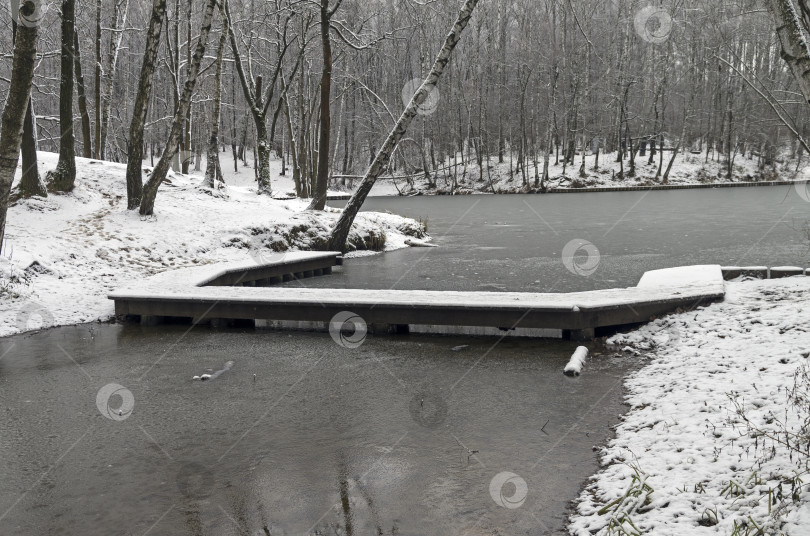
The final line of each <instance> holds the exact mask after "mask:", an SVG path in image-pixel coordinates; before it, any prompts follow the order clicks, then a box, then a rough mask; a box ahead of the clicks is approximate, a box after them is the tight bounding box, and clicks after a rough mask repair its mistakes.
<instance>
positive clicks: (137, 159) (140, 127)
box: [127, 0, 166, 210]
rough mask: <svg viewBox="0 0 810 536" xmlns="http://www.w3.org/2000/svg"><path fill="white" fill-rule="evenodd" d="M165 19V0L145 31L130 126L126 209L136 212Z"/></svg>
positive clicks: (160, 1)
mask: <svg viewBox="0 0 810 536" xmlns="http://www.w3.org/2000/svg"><path fill="white" fill-rule="evenodd" d="M165 18H166V0H154V2H153V4H152V17H151V18H150V20H149V29H148V30H147V32H146V46H145V47H144V55H143V64H142V66H141V75H140V80H139V81H138V92H137V94H136V95H135V107H134V108H133V110H132V123H131V124H130V126H129V154H128V155H127V208H128V209H129V210H134V209H135V208H138V207H139V206H140V204H141V197H142V195H143V179H142V177H141V167H142V166H143V131H144V128H145V126H146V113H147V111H148V110H149V97H150V95H151V94H152V79H153V77H154V74H155V60H156V59H157V53H158V48H159V47H160V33H161V29H162V28H163V21H164V19H165Z"/></svg>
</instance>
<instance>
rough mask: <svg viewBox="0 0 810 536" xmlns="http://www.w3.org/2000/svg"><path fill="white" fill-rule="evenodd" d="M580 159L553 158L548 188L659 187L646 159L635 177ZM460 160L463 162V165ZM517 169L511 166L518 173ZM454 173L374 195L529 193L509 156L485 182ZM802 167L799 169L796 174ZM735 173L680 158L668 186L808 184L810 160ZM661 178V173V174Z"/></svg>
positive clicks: (384, 186)
mask: <svg viewBox="0 0 810 536" xmlns="http://www.w3.org/2000/svg"><path fill="white" fill-rule="evenodd" d="M671 155H672V153H670V152H665V153H664V168H663V169H664V170H666V166H667V163H668V159H669V158H670V156H671ZM581 159H582V156H580V155H577V157H576V159H575V163H574V165H573V166H572V165H570V164H569V165H568V166H566V167H565V169H563V165H562V162H560V163H559V164H555V163H554V159H553V158H552V160H551V162H550V165H549V177H550V181H549V184H548V185H547V186H548V188H550V189H554V188H582V189H589V188H605V187H644V186H656V185H661V179H658V180H655V175H656V172H657V170H658V159H657V157H656V161H655V163H654V164H653V165H650V164H648V163H647V161H648V158H646V157H645V158H642V157H637V158H636V173H635V176H632V177H631V176H629V164H628V161H627V160H625V162H624V172H625V178H624V179H621V178H619V177H620V167H619V164H618V163H617V162H616V153H610V154H601V155H600V156H599V171H595V170H594V163H595V156H594V155H591V154H588V155H586V157H585V171H586V176H585V177H581V176H580V174H579V169H580V164H581V162H582V160H581ZM459 161H461V160H459ZM514 166H515V164H511V167H512V168H514ZM538 166H539V173H540V175H542V172H543V163H542V161H541V162H539V163H538ZM449 167H450V169H449V170H448V171H442V172H440V173H438V175H437V177H435V178H434V181H435V183H436V188H430V187H428V186H427V184H426V181H425V180H424V178H423V177H419V178H415V179H412V182H410V183H409V182H408V181H407V180H405V179H397V180H391V179H384V180H380V181H378V182H377V184H375V186H374V188H373V189H372V191H371V193H372V195H412V194H415V193H424V194H435V193H450V192H455V193H457V194H475V193H485V194H486V193H490V194H491V193H515V192H523V191H527V189H526V188H524V186H523V178H522V174H521V173H517V174H515V173H510V163H509V158H508V157H507V158H506V160H505V162H504V163H503V164H499V163H498V161H497V158H491V159H490V162H489V170H487V165H486V163H485V165H484V173H483V178H482V177H481V173H480V171H479V168H478V165H477V164H476V163H475V162H471V163H470V164H469V165H468V166H467V167H466V169H465V167H464V165H463V164H459V165H458V166H456V167H455V168H454V167H453V164H452V160H450V165H449ZM797 168H798V169H797ZM733 169H734V174H733V177H732V179H731V180H729V179H728V178H727V176H726V175H727V173H726V164H725V159H724V158H723V159H721V160H720V161H714V160H711V159H710V160H709V161H708V162H707V161H706V155H705V153H704V154H692V153H687V154H679V155H678V156H677V158H676V159H675V163H674V165H673V166H672V171H671V172H670V175H669V181H668V184H671V185H687V184H712V183H728V182H758V181H766V180H767V181H772V180H780V181H790V180H799V181H803V180H808V179H810V160H808V159H807V157H805V158H804V161H802V162H800V163H797V161H796V160H795V159H794V160H790V159H785V160H784V163H781V164H777V172H776V173H773V171H772V169H771V168H770V167H767V168H766V169H765V172H764V173H763V172H761V171H759V170H758V159H757V158H756V157H753V158H749V157H748V156H746V157H741V156H738V157H737V158H736V159H735V161H734V168H733ZM454 172H455V174H456V176H457V185H456V189H455V190H453V179H452V177H453V173H454ZM662 173H663V171H662ZM534 176H535V175H534V166H533V165H530V166H528V168H527V179H528V182H529V188H528V189H529V191H531V190H534Z"/></svg>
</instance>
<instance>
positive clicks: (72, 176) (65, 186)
mask: <svg viewBox="0 0 810 536" xmlns="http://www.w3.org/2000/svg"><path fill="white" fill-rule="evenodd" d="M75 7H76V2H75V0H62V51H61V79H60V81H59V128H60V130H61V134H60V138H59V139H60V143H59V163H58V164H57V165H56V169H54V170H53V171H49V172H48V173H47V174H46V175H45V182H47V183H48V189H49V190H51V191H54V192H70V191H72V190H73V188H74V187H75V185H76V147H75V144H76V139H75V136H74V135H73V43H74V41H75V38H74V37H73V32H74V31H75V26H74V23H75Z"/></svg>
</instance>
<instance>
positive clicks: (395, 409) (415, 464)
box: [0, 325, 630, 536]
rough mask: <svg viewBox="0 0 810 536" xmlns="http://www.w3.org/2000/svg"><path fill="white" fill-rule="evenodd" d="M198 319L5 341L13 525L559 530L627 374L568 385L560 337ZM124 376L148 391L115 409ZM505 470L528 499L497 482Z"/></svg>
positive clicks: (606, 372) (45, 529) (1, 526)
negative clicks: (278, 327)
mask: <svg viewBox="0 0 810 536" xmlns="http://www.w3.org/2000/svg"><path fill="white" fill-rule="evenodd" d="M187 329H188V328H187V327H185V326H163V327H154V328H145V327H141V326H137V325H126V326H98V325H96V326H93V327H92V328H91V327H89V326H87V325H85V326H77V327H66V328H60V329H53V330H49V331H46V332H42V333H38V334H33V335H27V336H16V337H11V338H7V339H3V340H2V342H0V347H2V354H4V357H3V358H2V359H1V360H0V407H2V411H0V430H2V433H0V482H1V483H2V484H1V485H0V516H2V517H0V533H1V534H3V535H17V534H25V535H29V534H32V535H33V534H36V535H38V534H81V535H95V534H98V535H105V536H107V535H110V534H134V535H143V534H168V535H175V534H176V535H185V534H194V535H197V534H217V535H242V534H246V535H251V536H253V535H262V534H272V535H293V534H355V535H367V534H399V535H434V534H442V535H445V534H468V535H482V534H557V533H561V532H562V529H563V527H564V521H565V515H566V508H567V502H568V501H569V500H570V499H572V498H573V497H575V496H576V494H577V492H578V490H579V489H580V487H581V485H582V483H583V482H584V481H585V479H586V478H587V477H588V476H589V475H590V474H592V473H593V472H594V471H595V470H596V463H595V460H596V454H595V453H594V451H593V449H592V446H593V445H595V444H600V443H603V442H604V441H605V440H606V438H607V437H608V436H609V433H610V426H611V425H613V424H615V423H616V422H617V416H618V415H619V414H620V413H621V412H622V410H623V406H622V404H621V394H622V393H621V378H622V376H623V374H624V373H625V372H626V370H627V369H628V367H629V366H630V364H629V363H627V362H625V361H623V360H621V359H618V358H612V357H607V356H602V357H596V358H595V359H594V360H593V361H592V362H591V363H590V364H589V366H588V371H587V374H585V375H583V376H581V377H579V378H576V379H570V378H567V377H564V376H563V375H562V373H561V371H562V368H563V366H564V364H565V362H566V360H567V359H568V357H569V356H570V354H571V353H572V351H573V350H574V347H575V344H574V343H570V342H564V341H529V340H514V339H511V340H510V339H507V340H504V341H503V342H501V343H500V344H497V345H495V343H496V342H497V340H496V339H486V338H482V339H475V338H466V337H426V336H422V337H420V336H406V337H380V338H374V337H370V338H368V339H367V340H366V342H365V344H363V345H362V346H361V347H359V348H357V349H347V348H342V347H340V346H338V345H337V344H335V342H334V341H333V340H332V339H331V337H330V336H329V334H322V333H304V332H296V333H284V332H272V331H253V330H250V331H238V330H231V331H214V330H211V329H208V328H205V329H195V330H193V331H191V332H188V333H187V332H186V330H187ZM462 345H467V346H466V347H464V348H457V347H458V346H462ZM454 348H455V349H454ZM228 360H232V361H233V362H234V364H233V366H232V368H231V369H230V370H228V371H226V372H224V373H223V374H222V375H221V376H219V378H217V379H216V380H213V381H208V382H199V381H192V376H194V375H198V374H201V373H204V372H206V371H208V372H211V371H214V370H219V369H221V368H223V365H224V364H225V362H226V361H228ZM254 374H255V375H256V378H255V380H254V378H253V375H254ZM109 384H118V385H120V386H121V387H122V388H124V389H126V390H127V392H129V393H131V395H132V396H131V398H128V397H127V396H126V395H127V393H126V392H123V391H121V390H120V389H121V388H119V387H113V388H111V389H112V390H115V389H118V392H117V393H116V394H113V395H112V396H111V397H110V398H109V402H107V399H106V398H104V397H102V400H101V409H99V407H98V404H97V402H98V401H97V397H98V393H99V391H100V390H102V389H103V388H104V387H105V386H107V385H109ZM130 408H131V411H129V410H130ZM119 409H122V411H121V415H119ZM105 414H106V415H107V416H105ZM109 416H111V417H113V418H110V417H109ZM116 418H117V419H118V420H115V419H116ZM462 445H464V446H462ZM470 451H477V452H474V454H471V452H470ZM505 471H508V472H511V473H514V474H516V475H518V476H519V477H520V478H521V479H523V481H524V482H525V483H526V493H525V502H524V503H523V504H522V505H520V507H517V508H507V507H504V506H500V505H499V504H497V503H496V501H495V500H494V499H493V496H492V493H491V492H490V484H491V483H492V481H493V478H494V477H495V476H496V475H498V474H500V473H503V472H505ZM505 478H509V476H508V475H507V477H505ZM519 487H520V484H519V483H518V482H517V481H515V480H514V478H513V479H512V480H511V481H510V482H506V483H505V484H504V485H503V486H501V487H498V489H496V494H495V497H496V498H497V499H498V500H501V493H502V494H503V497H505V498H506V499H507V500H508V499H509V498H510V497H512V496H513V495H514V494H515V490H516V489H518V488H519ZM520 499H521V497H520V496H519V497H518V498H517V499H516V500H517V501H518V502H519V500H520ZM502 502H503V501H502ZM503 504H506V505H507V506H516V505H514V504H510V503H508V502H503Z"/></svg>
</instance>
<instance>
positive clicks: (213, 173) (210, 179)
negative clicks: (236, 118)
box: [205, 17, 228, 190]
mask: <svg viewBox="0 0 810 536" xmlns="http://www.w3.org/2000/svg"><path fill="white" fill-rule="evenodd" d="M227 38H228V18H227V17H223V21H222V34H221V35H220V37H219V47H218V48H217V60H216V65H217V67H216V69H217V71H216V74H215V75H214V103H213V108H214V109H213V112H212V113H211V136H210V138H209V139H208V151H207V153H206V169H205V185H206V186H207V187H208V188H211V189H212V190H219V189H221V188H223V187H224V186H225V179H224V178H223V176H222V168H221V167H220V165H219V123H220V111H221V109H222V60H223V57H224V55H225V43H226V40H227Z"/></svg>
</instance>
